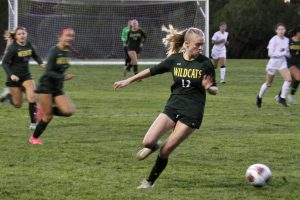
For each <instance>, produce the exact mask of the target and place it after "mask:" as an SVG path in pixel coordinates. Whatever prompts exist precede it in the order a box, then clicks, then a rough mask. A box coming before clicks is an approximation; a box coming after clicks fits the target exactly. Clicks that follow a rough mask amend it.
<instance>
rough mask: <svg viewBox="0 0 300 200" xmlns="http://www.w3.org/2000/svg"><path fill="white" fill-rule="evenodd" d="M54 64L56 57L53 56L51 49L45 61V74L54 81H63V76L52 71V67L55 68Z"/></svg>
mask: <svg viewBox="0 0 300 200" xmlns="http://www.w3.org/2000/svg"><path fill="white" fill-rule="evenodd" d="M55 62H56V56H55V52H54V49H52V50H50V52H49V55H48V59H47V67H46V74H47V75H48V76H49V77H50V78H52V79H54V80H64V75H63V74H60V73H58V72H56V71H55V70H54V68H53V67H54V66H55Z"/></svg>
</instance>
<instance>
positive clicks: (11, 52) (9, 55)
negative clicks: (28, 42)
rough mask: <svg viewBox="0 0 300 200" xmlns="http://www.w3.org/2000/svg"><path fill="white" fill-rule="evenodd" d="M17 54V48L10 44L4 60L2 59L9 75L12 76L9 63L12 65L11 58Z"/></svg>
mask: <svg viewBox="0 0 300 200" xmlns="http://www.w3.org/2000/svg"><path fill="white" fill-rule="evenodd" d="M15 54H16V49H15V48H14V47H13V45H10V46H9V47H8V48H7V51H6V53H5V54H4V57H3V60H2V66H3V69H4V71H5V72H6V74H7V76H8V77H11V75H13V73H12V72H11V70H10V67H9V65H10V63H11V60H12V59H13V57H14V55H15Z"/></svg>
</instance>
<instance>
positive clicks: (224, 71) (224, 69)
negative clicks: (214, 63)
mask: <svg viewBox="0 0 300 200" xmlns="http://www.w3.org/2000/svg"><path fill="white" fill-rule="evenodd" d="M225 75H226V66H225V65H222V66H221V68H220V78H221V82H224V81H225Z"/></svg>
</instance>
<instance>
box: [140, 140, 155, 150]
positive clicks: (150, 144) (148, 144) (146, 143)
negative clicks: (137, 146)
mask: <svg viewBox="0 0 300 200" xmlns="http://www.w3.org/2000/svg"><path fill="white" fill-rule="evenodd" d="M156 144H157V142H155V141H152V140H149V139H144V140H143V145H144V147H147V148H150V149H152V148H153V147H155V146H156Z"/></svg>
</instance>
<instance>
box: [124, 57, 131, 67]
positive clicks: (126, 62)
mask: <svg viewBox="0 0 300 200" xmlns="http://www.w3.org/2000/svg"><path fill="white" fill-rule="evenodd" d="M130 61H131V59H130V58H126V59H125V66H127V68H128V66H129V65H130ZM127 68H126V69H127Z"/></svg>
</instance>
